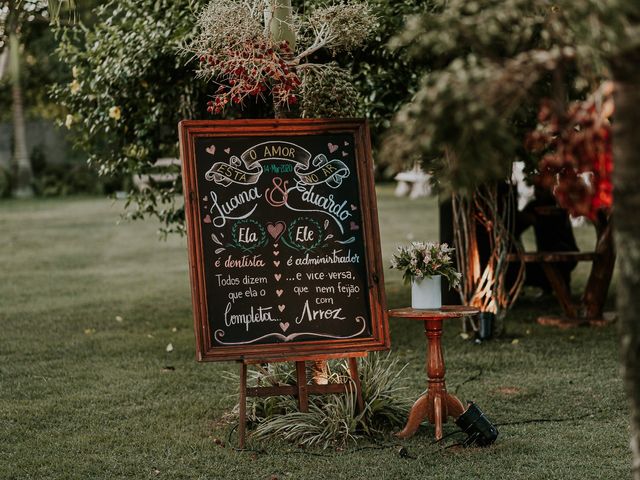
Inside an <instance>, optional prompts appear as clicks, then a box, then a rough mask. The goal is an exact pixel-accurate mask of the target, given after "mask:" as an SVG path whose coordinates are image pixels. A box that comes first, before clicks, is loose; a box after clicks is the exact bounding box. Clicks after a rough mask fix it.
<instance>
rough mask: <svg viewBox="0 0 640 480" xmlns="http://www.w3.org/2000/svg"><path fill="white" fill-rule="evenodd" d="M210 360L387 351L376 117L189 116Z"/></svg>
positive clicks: (187, 151) (185, 148)
mask: <svg viewBox="0 0 640 480" xmlns="http://www.w3.org/2000/svg"><path fill="white" fill-rule="evenodd" d="M180 136H181V155H182V162H183V181H184V191H185V198H186V212H187V228H188V237H189V254H190V255H189V257H190V263H191V285H192V296H193V305H194V317H195V328H196V340H197V344H198V352H197V353H198V359H199V360H228V359H252V358H253V359H255V358H265V359H267V358H272V359H275V358H286V357H290V358H292V357H295V356H296V355H297V356H300V355H311V354H333V353H337V352H354V351H366V350H379V349H384V348H388V344H389V339H388V327H387V318H386V308H385V300H384V291H383V288H382V268H381V262H380V247H379V245H380V244H379V236H378V229H377V218H376V216H377V213H376V206H375V192H374V190H373V179H372V175H373V173H372V165H371V156H370V147H369V139H368V131H367V127H366V123H365V122H364V121H358V120H338V121H335V120H266V121H265V120H255V121H246V120H244V121H221V122H199V121H185V122H182V123H181V124H180Z"/></svg>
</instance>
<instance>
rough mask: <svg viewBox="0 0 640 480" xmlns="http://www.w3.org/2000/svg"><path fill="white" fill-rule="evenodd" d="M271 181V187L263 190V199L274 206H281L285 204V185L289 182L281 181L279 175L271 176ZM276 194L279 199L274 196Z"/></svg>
mask: <svg viewBox="0 0 640 480" xmlns="http://www.w3.org/2000/svg"><path fill="white" fill-rule="evenodd" d="M272 183H273V189H271V188H267V189H266V190H265V191H264V196H265V199H266V200H267V202H268V203H269V204H270V205H273V206H274V207H282V206H283V205H286V203H287V196H288V193H287V186H288V185H289V182H288V181H284V182H283V181H282V179H281V178H280V177H273V180H272ZM278 192H279V193H278ZM276 195H278V196H280V199H279V200H278V199H277V198H276Z"/></svg>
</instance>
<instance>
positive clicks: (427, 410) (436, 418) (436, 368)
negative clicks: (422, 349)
mask: <svg viewBox="0 0 640 480" xmlns="http://www.w3.org/2000/svg"><path fill="white" fill-rule="evenodd" d="M424 326H425V332H426V335H427V375H428V377H429V386H428V388H427V392H426V393H425V394H423V395H421V396H420V398H418V400H416V402H415V403H414V404H413V407H411V411H410V412H409V418H408V420H407V424H406V425H405V427H404V429H402V431H400V432H398V433H396V436H397V437H400V438H409V437H411V436H412V435H413V434H415V433H416V431H417V430H418V428H419V427H420V423H422V420H424V419H425V418H427V419H428V420H429V422H430V423H432V424H434V425H435V429H436V432H435V433H436V440H440V439H441V438H442V424H443V423H444V422H446V421H447V417H453V418H458V417H459V416H460V415H462V413H464V405H463V404H462V402H461V401H460V400H458V398H457V397H456V396H455V395H451V394H450V393H448V392H447V387H446V385H445V381H444V374H445V365H444V357H443V355H442V345H441V341H440V339H441V337H442V320H425V322H424Z"/></svg>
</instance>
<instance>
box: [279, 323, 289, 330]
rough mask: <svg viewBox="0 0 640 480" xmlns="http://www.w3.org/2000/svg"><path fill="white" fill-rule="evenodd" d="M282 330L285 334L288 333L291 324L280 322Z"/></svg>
mask: <svg viewBox="0 0 640 480" xmlns="http://www.w3.org/2000/svg"><path fill="white" fill-rule="evenodd" d="M280 328H281V329H282V331H283V332H286V331H287V330H288V329H289V322H280Z"/></svg>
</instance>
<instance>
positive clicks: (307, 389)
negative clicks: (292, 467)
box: [238, 352, 367, 449]
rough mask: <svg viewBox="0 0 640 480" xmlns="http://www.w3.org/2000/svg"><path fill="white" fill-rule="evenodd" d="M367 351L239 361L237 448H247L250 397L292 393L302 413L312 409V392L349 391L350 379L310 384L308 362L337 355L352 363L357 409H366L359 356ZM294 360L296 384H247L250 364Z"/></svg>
mask: <svg viewBox="0 0 640 480" xmlns="http://www.w3.org/2000/svg"><path fill="white" fill-rule="evenodd" d="M366 356H367V354H366V352H356V353H339V354H330V355H322V356H321V357H318V356H317V355H316V356H313V357H295V358H291V357H287V358H283V359H275V360H274V359H270V360H266V359H265V360H239V362H240V420H239V421H240V425H239V427H238V447H239V448H240V449H243V448H244V445H245V436H246V426H247V397H273V396H278V395H291V396H293V397H296V398H297V399H298V408H299V409H300V411H301V412H308V411H309V395H326V394H330V393H346V392H349V391H350V389H351V386H350V384H349V383H348V382H345V383H331V384H327V385H308V384H307V373H306V367H305V362H306V361H317V360H331V359H336V358H347V359H348V362H349V376H350V377H351V380H353V383H354V386H355V390H356V402H357V406H358V411H360V412H362V411H363V410H364V401H363V400H362V387H361V385H360V377H359V376H358V361H357V358H358V357H366ZM291 361H293V362H295V363H296V385H272V386H269V387H251V388H248V387H247V366H248V365H255V364H261V363H274V362H291Z"/></svg>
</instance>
